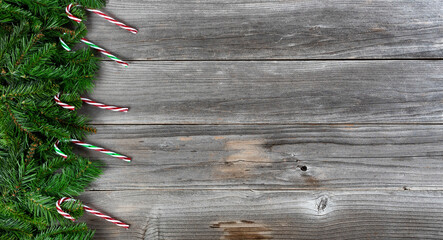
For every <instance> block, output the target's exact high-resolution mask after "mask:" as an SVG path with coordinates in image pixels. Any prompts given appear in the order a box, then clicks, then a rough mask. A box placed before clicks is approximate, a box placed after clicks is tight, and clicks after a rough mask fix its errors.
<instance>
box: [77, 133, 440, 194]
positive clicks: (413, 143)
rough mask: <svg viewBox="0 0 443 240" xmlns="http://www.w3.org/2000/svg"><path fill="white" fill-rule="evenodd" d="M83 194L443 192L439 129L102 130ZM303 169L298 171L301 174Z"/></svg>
mask: <svg viewBox="0 0 443 240" xmlns="http://www.w3.org/2000/svg"><path fill="white" fill-rule="evenodd" d="M97 128H98V133H97V134H96V135H92V136H90V137H89V138H88V140H87V141H88V142H90V143H92V144H95V145H98V146H103V147H105V148H108V149H112V150H114V151H117V152H120V153H123V154H127V155H129V156H131V157H133V162H131V163H127V162H123V161H121V160H118V159H114V158H111V157H108V156H105V155H103V154H102V153H98V152H94V151H90V150H85V149H83V148H81V147H76V149H78V150H79V151H80V153H79V154H82V155H87V156H89V157H91V158H92V159H101V160H103V161H104V162H106V167H105V169H104V174H103V175H102V176H101V177H100V178H99V179H97V180H96V181H95V182H94V183H93V184H92V185H91V186H90V188H89V189H90V190H128V189H243V190H244V189H248V190H249V189H272V190H275V189H314V190H318V189H326V190H331V189H333V190H337V189H340V190H347V189H354V190H355V189H359V190H362V189H370V190H374V189H384V190H386V189H388V190H403V189H412V190H429V189H432V190H441V189H443V162H442V161H441V159H442V155H443V126H442V125H436V126H432V125H428V126H422V125H405V126H395V125H384V126H374V125H367V126H363V125H361V126H359V125H342V126H321V125H318V126H298V125H295V126H294V125H234V126H231V125H103V126H97ZM302 166H305V167H306V169H304V168H303V170H306V171H303V170H302Z"/></svg>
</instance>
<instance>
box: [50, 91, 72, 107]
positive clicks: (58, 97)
mask: <svg viewBox="0 0 443 240" xmlns="http://www.w3.org/2000/svg"><path fill="white" fill-rule="evenodd" d="M54 100H55V102H56V103H57V104H58V105H60V106H61V107H62V108H66V109H69V110H72V111H74V110H75V107H74V106H71V105H69V104H67V103H64V102H62V101H60V93H57V95H55V96H54Z"/></svg>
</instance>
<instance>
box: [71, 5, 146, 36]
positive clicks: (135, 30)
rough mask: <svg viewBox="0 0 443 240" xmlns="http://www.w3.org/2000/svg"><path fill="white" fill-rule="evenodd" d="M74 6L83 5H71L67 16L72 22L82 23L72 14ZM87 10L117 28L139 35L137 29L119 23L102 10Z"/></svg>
mask: <svg viewBox="0 0 443 240" xmlns="http://www.w3.org/2000/svg"><path fill="white" fill-rule="evenodd" d="M74 6H81V5H79V4H72V3H71V4H69V5H68V6H67V7H66V9H65V12H66V15H68V18H69V19H72V20H74V21H76V22H78V23H79V22H81V21H82V20H81V19H80V18H78V17H76V16H74V15H73V14H72V13H71V8H72V7H74ZM85 9H86V10H88V11H90V12H93V13H95V14H97V15H99V16H100V17H102V18H104V19H106V20H108V21H109V22H111V23H114V24H115V25H117V26H119V27H121V28H123V29H125V30H128V31H130V32H131V33H134V34H137V32H138V30H137V29H135V28H133V27H130V26H128V25H126V24H124V23H122V22H119V21H117V20H115V19H114V18H112V17H110V16H109V15H107V14H105V13H104V12H102V11H100V10H97V9H91V8H85Z"/></svg>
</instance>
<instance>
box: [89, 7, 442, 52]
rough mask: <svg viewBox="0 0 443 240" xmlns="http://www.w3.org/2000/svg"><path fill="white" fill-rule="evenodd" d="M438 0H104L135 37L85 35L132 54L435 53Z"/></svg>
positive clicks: (103, 31)
mask: <svg viewBox="0 0 443 240" xmlns="http://www.w3.org/2000/svg"><path fill="white" fill-rule="evenodd" d="M442 6H443V2H442V1H441V0H415V1H410V0H396V1H392V0H389V1H386V0H370V1H368V0H326V1H325V0H297V1H285V0H260V1H257V0H242V1H237V0H229V1H225V0H223V1H221V0H208V1H198V0H192V1H175V0H162V1H158V0H131V1H124V0H109V1H108V4H107V7H106V8H105V11H106V12H108V13H110V14H112V15H113V16H115V17H116V18H118V19H121V20H124V22H126V23H127V24H129V25H131V26H134V27H136V28H138V29H139V33H138V34H137V35H133V34H131V33H129V32H127V31H125V30H123V29H119V28H118V27H116V26H114V25H113V24H111V23H108V22H106V21H105V20H103V19H101V18H100V17H98V16H91V18H90V21H91V22H92V24H89V25H88V29H89V30H90V33H89V36H88V38H89V39H90V40H91V41H93V42H94V43H97V44H99V45H100V46H102V47H104V48H106V49H109V50H111V51H112V52H113V53H115V54H117V55H118V56H120V57H122V58H124V59H130V60H147V59H155V60H209V59H221V60H226V59H228V60H232V59H243V60H245V59H380V58H441V57H442V54H443V45H442V39H443V28H442V26H443V22H442V21H443V18H442V16H441V13H442V10H443V8H442Z"/></svg>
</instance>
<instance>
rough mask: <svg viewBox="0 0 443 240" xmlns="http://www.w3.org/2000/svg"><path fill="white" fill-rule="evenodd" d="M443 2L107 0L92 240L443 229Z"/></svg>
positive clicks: (94, 22)
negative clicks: (99, 171)
mask: <svg viewBox="0 0 443 240" xmlns="http://www.w3.org/2000/svg"><path fill="white" fill-rule="evenodd" d="M442 7H443V1H442V0H417V1H409V0H398V1H393V0H357V1H356V0H326V1H320V0H296V1H283V0H276V1H269V0H258V1H256V0H253V1H252V0H229V1H219V0H208V1H195V0H191V1H173V0H162V1H157V0H147V1H144V0H131V1H123V0H108V4H107V7H106V8H105V9H104V11H105V12H107V13H109V14H110V15H112V16H114V17H116V18H117V19H119V20H122V21H124V22H126V23H128V24H129V25H132V26H134V27H136V28H138V29H139V30H140V32H139V34H137V35H133V34H130V33H128V32H127V31H124V30H122V29H119V28H118V27H116V26H115V25H113V24H111V23H108V22H106V21H105V20H103V19H101V18H99V17H98V16H90V18H89V23H88V26H89V29H90V32H89V34H88V39H90V40H91V41H93V42H94V43H97V44H98V45H100V46H102V47H104V48H105V49H107V50H109V51H110V52H112V53H114V54H116V55H117V56H118V57H121V58H122V59H125V60H127V61H128V62H129V64H130V65H129V68H125V69H124V68H121V66H119V65H117V64H116V63H114V62H111V61H109V60H108V59H106V58H103V59H104V61H103V62H102V68H101V70H100V72H99V75H98V76H99V79H98V80H97V81H96V83H97V88H95V90H94V92H93V93H92V94H91V95H90V97H91V98H92V99H94V100H97V101H99V102H104V103H107V104H110V105H118V106H129V107H130V111H129V112H128V113H125V114H121V113H115V112H108V111H104V110H98V109H95V108H93V107H91V106H84V108H83V109H82V110H81V111H82V112H83V113H85V114H87V115H89V116H90V117H91V120H92V121H91V122H92V123H93V124H94V126H95V127H97V129H98V133H97V134H96V135H91V136H89V137H88V139H87V141H89V142H91V143H94V144H96V145H98V146H103V147H106V148H109V149H112V150H114V151H116V152H119V153H122V154H125V155H129V156H131V157H133V159H134V160H133V162H132V163H125V162H121V161H119V160H118V159H114V158H110V157H107V156H104V155H103V154H100V153H96V152H91V151H88V150H85V149H81V148H78V147H76V150H77V151H78V152H79V154H81V155H87V156H89V157H91V158H92V159H94V160H101V161H103V162H106V166H105V167H104V173H103V175H102V176H101V178H99V179H98V180H97V181H95V182H94V183H93V184H92V185H91V186H89V188H88V190H87V191H86V192H85V193H84V194H82V195H81V196H80V199H82V200H83V201H84V203H85V204H87V205H88V206H91V207H93V208H94V209H97V210H100V211H103V212H104V213H106V214H108V215H111V216H113V217H115V218H118V219H121V220H123V221H125V222H127V223H129V224H131V228H130V229H129V230H125V229H121V228H119V227H116V226H115V225H113V224H111V223H109V222H106V221H103V220H102V219H98V218H96V217H94V216H90V215H88V214H85V216H84V218H83V219H82V220H83V221H86V222H87V223H88V224H89V225H90V226H91V227H92V228H93V229H96V230H97V232H96V235H95V238H96V239H129V240H132V239H133V240H148V239H149V240H151V239H152V240H155V239H211V240H212V239H224V240H240V239H359V240H360V239H400V238H401V239H403V238H416V239H442V238H443V236H442V235H443V233H442V231H441V225H442V221H443V207H442V206H443V195H442V190H443V189H442V182H443V181H442V180H443V174H442V168H443V165H442V154H443V147H442V141H443V134H442V133H443V121H442V118H443V107H442V106H443V100H442V99H443V81H442V80H443V72H442V70H441V69H442V61H441V59H442V54H443V45H442V39H443V28H442V21H443V18H442V10H443V9H442Z"/></svg>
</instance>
